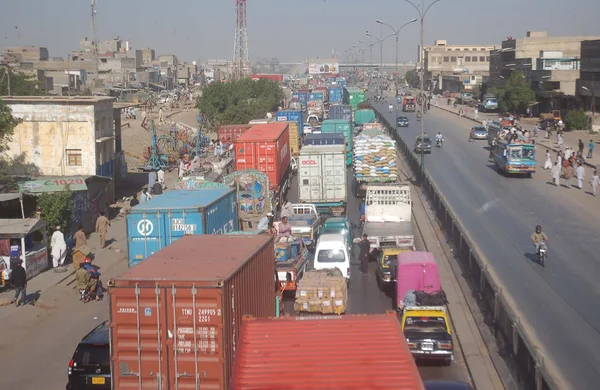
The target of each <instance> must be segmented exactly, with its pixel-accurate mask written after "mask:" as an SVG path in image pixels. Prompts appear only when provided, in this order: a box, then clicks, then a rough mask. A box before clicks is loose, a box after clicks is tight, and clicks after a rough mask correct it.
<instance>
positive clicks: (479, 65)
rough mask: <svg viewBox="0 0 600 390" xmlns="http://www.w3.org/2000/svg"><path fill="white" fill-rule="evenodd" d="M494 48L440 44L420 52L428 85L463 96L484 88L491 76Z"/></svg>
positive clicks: (438, 41)
mask: <svg viewBox="0 0 600 390" xmlns="http://www.w3.org/2000/svg"><path fill="white" fill-rule="evenodd" d="M495 48H496V46H493V45H448V43H447V41H445V40H436V41H434V43H433V45H432V46H424V47H423V50H419V56H420V58H419V62H421V61H424V63H425V82H426V84H427V85H431V87H432V88H435V90H436V91H452V92H459V91H462V90H470V89H472V88H473V87H474V86H475V85H481V84H482V82H483V81H484V79H485V78H487V76H488V75H489V69H490V55H489V52H490V50H494V49H495Z"/></svg>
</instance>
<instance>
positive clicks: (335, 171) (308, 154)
mask: <svg viewBox="0 0 600 390" xmlns="http://www.w3.org/2000/svg"><path fill="white" fill-rule="evenodd" d="M298 186H299V190H298V194H299V200H300V202H306V203H327V202H345V201H346V196H347V186H346V146H345V145H305V146H303V147H302V149H300V157H299V158H298Z"/></svg>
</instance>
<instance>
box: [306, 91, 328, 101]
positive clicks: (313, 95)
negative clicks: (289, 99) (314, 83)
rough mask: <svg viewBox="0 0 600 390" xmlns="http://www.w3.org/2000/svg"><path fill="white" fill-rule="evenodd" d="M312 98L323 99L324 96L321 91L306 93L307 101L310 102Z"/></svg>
mask: <svg viewBox="0 0 600 390" xmlns="http://www.w3.org/2000/svg"><path fill="white" fill-rule="evenodd" d="M313 100H320V101H324V100H325V96H324V95H323V92H311V93H309V94H308V101H309V102H312V101H313Z"/></svg>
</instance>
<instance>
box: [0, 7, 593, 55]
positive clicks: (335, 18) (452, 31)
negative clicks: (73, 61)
mask: <svg viewBox="0 0 600 390" xmlns="http://www.w3.org/2000/svg"><path fill="white" fill-rule="evenodd" d="M415 1H416V2H420V0H415ZM0 3H1V4H0V50H1V51H2V52H3V51H4V47H6V46H17V45H33V46H43V47H47V48H48V50H49V52H50V56H52V57H65V58H66V56H67V54H68V53H70V52H71V50H75V49H78V47H79V40H80V39H81V38H83V37H86V36H88V37H91V27H90V26H91V16H90V15H91V11H90V3H91V1H90V0H0ZM97 3H98V5H97V10H98V13H97V18H96V19H97V22H96V23H97V31H98V32H97V35H98V39H99V40H100V39H110V38H113V37H115V36H119V37H120V38H121V39H125V40H129V41H130V43H131V45H132V47H133V49H136V48H137V49H139V48H142V47H151V48H154V49H155V50H156V55H160V54H175V55H177V56H178V57H179V58H180V60H183V61H193V60H197V59H208V58H231V57H232V55H233V40H234V33H235V21H236V14H235V0H213V1H209V0H97ZM429 4H431V0H427V1H425V7H427V6H428V5H429ZM550 4H551V5H550ZM599 14H600V1H599V0H571V1H564V2H558V1H554V2H548V1H547V0H496V1H494V0H441V1H439V2H438V3H436V4H435V5H433V6H432V7H431V8H430V9H429V11H428V12H427V14H426V17H425V24H424V42H425V45H430V44H432V43H433V41H434V40H436V39H445V40H447V41H448V44H464V45H469V44H473V45H494V44H495V45H500V44H501V42H502V40H504V39H506V37H507V36H512V37H514V38H519V37H523V36H524V35H525V34H526V32H527V31H528V30H535V31H538V30H544V31H548V34H549V35H551V36H567V35H600V24H599V23H597V17H598V15H599ZM415 17H418V14H417V11H416V10H415V9H414V8H413V7H412V6H411V5H410V4H408V3H406V2H405V1H402V0H300V1H293V0H248V5H247V22H248V42H249V44H248V46H249V52H250V58H251V60H252V61H254V60H256V59H257V58H273V57H277V58H278V59H279V60H280V61H281V62H300V61H303V60H305V59H307V58H316V57H319V58H325V57H331V53H332V50H335V51H336V52H337V53H340V55H342V53H343V52H344V51H345V50H347V49H350V48H351V47H352V45H361V44H360V43H359V42H358V41H359V40H362V41H363V42H367V43H372V42H376V41H375V40H374V39H373V38H370V37H368V36H366V35H365V33H366V31H367V30H368V31H370V32H371V34H373V35H376V36H378V37H379V36H380V34H381V25H379V24H377V23H376V22H375V20H376V19H381V20H383V21H384V22H386V23H388V24H391V25H393V26H395V27H396V28H397V27H400V26H401V25H402V24H404V23H405V22H408V21H410V20H411V19H413V18H415ZM391 32H392V30H391V29H390V28H388V27H385V26H384V27H383V36H384V37H385V36H387V35H388V34H390V33H391ZM418 44H419V23H418V22H417V23H413V24H411V25H408V26H406V27H405V28H404V29H403V30H402V32H401V33H400V38H399V60H400V61H402V62H403V61H415V60H416V57H417V45H418ZM365 55H366V56H365V60H366V61H368V56H369V50H368V49H367V50H366V51H365ZM379 58H380V52H379V44H376V45H375V46H374V47H373V61H374V62H378V61H379ZM343 60H344V58H343V57H342V61H343ZM394 60H395V40H394V38H393V37H391V38H389V39H387V40H386V41H385V42H384V44H383V61H384V62H388V63H392V62H394Z"/></svg>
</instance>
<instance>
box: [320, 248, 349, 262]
mask: <svg viewBox="0 0 600 390" xmlns="http://www.w3.org/2000/svg"><path fill="white" fill-rule="evenodd" d="M345 261H346V255H345V253H344V251H343V250H341V249H321V250H320V251H319V253H318V254H317V262H318V263H344V262H345Z"/></svg>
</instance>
